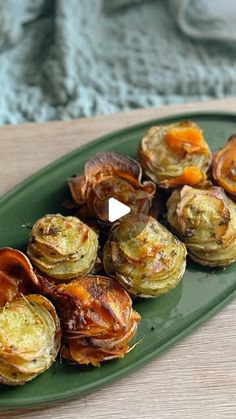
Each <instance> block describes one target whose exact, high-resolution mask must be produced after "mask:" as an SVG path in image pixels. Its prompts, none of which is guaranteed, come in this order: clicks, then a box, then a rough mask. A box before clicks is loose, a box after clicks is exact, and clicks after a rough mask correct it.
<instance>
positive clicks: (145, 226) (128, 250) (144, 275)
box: [103, 214, 186, 297]
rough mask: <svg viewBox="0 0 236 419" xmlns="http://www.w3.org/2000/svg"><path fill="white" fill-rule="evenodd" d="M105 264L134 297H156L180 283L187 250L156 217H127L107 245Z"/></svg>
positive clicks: (106, 269)
mask: <svg viewBox="0 0 236 419" xmlns="http://www.w3.org/2000/svg"><path fill="white" fill-rule="evenodd" d="M103 264H104V269H105V271H106V273H107V274H108V275H110V276H112V277H114V278H116V279H117V280H118V281H119V282H120V283H121V284H123V286H124V287H125V288H126V289H127V291H129V292H130V293H131V294H132V295H136V296H140V297H157V296H159V295H161V294H165V293H167V292H168V291H170V290H171V289H172V288H174V287H175V286H176V285H177V284H178V282H179V281H180V280H181V278H182V276H183V274H184V271H185V264H186V248H185V245H184V244H183V243H181V242H180V241H179V240H178V239H177V238H176V237H174V236H173V235H172V234H171V233H170V232H169V231H168V230H167V229H166V228H165V227H164V226H163V225H161V224H160V223H158V221H156V220H155V219H154V218H153V217H151V216H149V217H148V216H146V215H143V214H139V215H138V214H135V215H128V216H126V217H124V218H123V220H122V221H121V222H120V224H118V226H117V227H116V228H114V229H113V231H112V234H111V236H110V238H109V239H108V241H107V243H106V244H105V247H104V251H103Z"/></svg>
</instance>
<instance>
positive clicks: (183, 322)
mask: <svg viewBox="0 0 236 419" xmlns="http://www.w3.org/2000/svg"><path fill="white" fill-rule="evenodd" d="M180 119H191V120H193V121H194V122H196V123H198V124H199V125H200V126H201V127H202V128H203V129H204V132H205V136H206V139H207V141H208V143H209V144H210V147H211V149H212V150H215V149H216V148H218V147H219V146H221V145H223V144H224V143H225V142H226V140H227V138H228V137H229V135H230V134H232V133H233V132H235V131H236V115H222V114H191V115H184V116H182V117H181V118H180V117H173V118H165V119H162V120H156V121H150V122H149V123H145V124H142V125H139V126H134V127H132V128H128V129H125V130H122V131H119V132H116V133H113V134H111V135H108V136H106V137H103V138H100V139H98V140H96V141H94V142H92V143H89V144H88V145H86V146H84V147H82V148H80V149H79V150H76V151H74V152H73V153H71V154H69V155H67V156H65V157H64V158H62V159H60V160H59V161H57V162H55V163H53V164H51V165H50V166H48V167H47V168H45V169H43V170H42V171H40V172H38V173H37V174H36V175H34V176H32V177H31V178H30V179H28V180H27V181H25V182H24V183H22V184H21V185H19V186H17V187H16V188H15V189H14V190H12V191H11V192H10V193H8V194H7V195H5V196H4V197H2V198H1V200H0V232H1V234H0V247H2V246H12V247H16V248H18V249H23V250H24V249H25V246H26V243H27V239H28V231H27V229H26V228H22V224H25V223H30V224H33V223H34V222H35V221H36V220H37V219H38V218H39V217H41V216H42V215H44V214H49V213H55V212H63V209H62V208H61V202H62V201H63V200H64V198H65V197H66V196H67V194H68V192H67V188H66V184H65V179H66V178H67V177H68V176H70V175H72V174H74V173H80V172H82V171H83V166H84V163H85V162H86V160H87V159H88V158H89V157H91V156H92V155H93V154H94V153H96V152H98V151H104V150H114V151H118V152H121V153H123V154H128V155H131V156H133V157H135V156H136V155H137V149H138V145H139V142H140V139H141V137H142V135H143V134H144V132H145V131H146V130H147V129H148V127H150V126H151V125H154V124H157V123H170V122H176V121H178V120H180ZM235 271H236V265H235V264H233V265H231V266H229V267H227V268H226V269H219V270H214V271H213V270H212V269H207V268H204V267H201V266H199V265H197V264H194V263H192V262H190V261H188V266H187V270H186V273H185V275H184V280H183V281H182V282H181V283H180V284H179V285H178V287H177V288H176V289H175V290H173V291H172V292H170V293H169V294H167V295H165V296H162V297H159V298H156V299H151V300H137V301H136V302H135V308H136V309H137V310H138V312H139V313H140V314H141V315H142V322H141V324H140V326H139V329H138V333H137V336H136V338H135V340H136V341H137V340H140V339H141V343H140V344H139V345H138V346H137V347H135V349H134V350H133V351H131V352H130V353H129V354H128V355H127V356H126V357H125V358H124V359H123V360H115V361H109V362H105V363H104V364H102V366H101V367H100V368H94V367H79V366H72V365H68V364H67V363H66V362H64V361H63V363H62V365H60V364H59V362H58V361H57V362H56V363H55V364H54V365H53V366H52V367H51V368H50V369H49V370H48V371H47V372H45V373H44V374H42V375H40V376H39V377H37V378H36V379H34V380H33V381H31V382H29V383H27V384H25V385H24V386H22V387H18V388H10V387H4V386H1V387H0V407H1V408H14V407H19V406H32V405H39V404H45V403H49V402H53V401H54V402H55V401H62V400H65V399H69V398H73V397H77V396H79V395H80V394H82V393H85V392H88V391H91V390H93V389H95V388H98V387H100V386H101V385H103V384H106V383H108V382H110V381H112V380H115V379H118V378H119V377H122V376H124V375H126V374H128V373H130V372H131V371H132V370H135V369H137V368H139V367H141V366H142V365H143V364H145V363H146V362H148V361H149V360H150V359H152V358H154V357H156V356H157V355H159V354H160V353H161V352H162V351H163V350H165V349H167V348H168V347H169V346H170V345H172V344H173V343H174V342H175V341H176V340H177V339H179V338H180V337H182V336H184V335H186V334H187V333H189V332H191V331H192V330H193V328H195V327H196V326H197V325H198V324H200V323H201V322H202V321H204V320H206V319H207V318H209V317H210V316H211V315H212V314H213V313H214V312H216V311H217V310H219V309H220V308H221V307H222V306H223V305H224V304H226V303H227V302H228V301H229V300H230V299H232V298H233V297H234V296H235V295H236V276H235Z"/></svg>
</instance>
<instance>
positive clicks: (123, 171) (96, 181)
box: [67, 151, 156, 223]
mask: <svg viewBox="0 0 236 419" xmlns="http://www.w3.org/2000/svg"><path fill="white" fill-rule="evenodd" d="M67 183H68V186H69V189H70V192H71V196H72V198H73V200H74V202H75V203H76V204H77V205H78V206H79V207H82V208H83V206H86V209H87V216H93V217H95V218H97V219H99V220H101V221H103V222H106V223H107V222H109V217H108V199H109V198H110V197H111V196H112V197H113V198H116V199H118V200H119V201H121V202H123V203H124V204H125V205H128V206H129V207H130V208H131V211H132V212H134V213H139V212H143V213H148V212H149V210H150V207H151V201H152V198H153V196H154V195H155V191H156V187H155V184H154V183H153V182H151V181H145V182H142V168H141V166H140V164H139V163H138V162H137V161H136V160H134V159H132V158H131V157H128V156H123V155H122V154H119V153H115V152H111V151H109V152H103V153H98V154H96V155H95V156H94V157H92V158H91V159H89V160H88V162H87V163H86V165H85V170H84V175H82V176H77V177H71V178H69V179H68V180H67Z"/></svg>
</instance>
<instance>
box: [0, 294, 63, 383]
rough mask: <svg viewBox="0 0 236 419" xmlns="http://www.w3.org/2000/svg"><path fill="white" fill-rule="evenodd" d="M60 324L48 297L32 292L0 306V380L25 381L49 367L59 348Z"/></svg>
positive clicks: (4, 381)
mask: <svg viewBox="0 0 236 419" xmlns="http://www.w3.org/2000/svg"><path fill="white" fill-rule="evenodd" d="M60 337H61V333H60V324H59V319H58V317H57V314H56V311H55V309H54V307H53V305H52V304H51V303H50V301H48V300H47V298H45V297H43V296H41V295H36V294H31V295H27V296H26V297H24V296H22V297H17V298H15V299H13V300H12V301H11V302H9V303H7V304H6V305H5V306H3V307H1V308H0V382H1V383H3V384H7V385H19V384H24V383H25V382H26V381H29V380H32V379H33V378H34V377H36V376H37V375H39V374H41V373H42V372H44V371H46V370H47V369H48V368H49V367H50V366H51V365H52V363H53V362H54V360H55V358H56V356H57V353H58V351H59V349H60Z"/></svg>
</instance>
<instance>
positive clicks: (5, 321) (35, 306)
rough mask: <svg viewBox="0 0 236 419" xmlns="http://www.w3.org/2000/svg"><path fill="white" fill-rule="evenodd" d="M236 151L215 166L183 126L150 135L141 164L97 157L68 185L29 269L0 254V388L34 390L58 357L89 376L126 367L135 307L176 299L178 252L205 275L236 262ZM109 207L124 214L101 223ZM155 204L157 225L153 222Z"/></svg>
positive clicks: (193, 130) (33, 246) (42, 227)
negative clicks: (105, 365)
mask: <svg viewBox="0 0 236 419" xmlns="http://www.w3.org/2000/svg"><path fill="white" fill-rule="evenodd" d="M235 146H236V137H235V136H232V137H231V138H230V141H229V143H228V144H227V145H226V146H225V147H224V148H223V149H222V150H220V151H218V152H217V153H216V154H215V156H214V158H213V163H212V153H211V151H210V149H209V147H208V144H207V142H206V140H205V138H204V135H203V132H202V130H201V128H200V127H198V126H197V125H196V124H194V123H193V122H191V121H180V122H178V123H175V124H171V125H163V126H161V125H160V126H155V127H151V128H150V129H149V130H148V132H147V133H146V135H145V136H144V138H143V139H142V140H141V146H140V152H139V157H140V163H141V164H140V163H139V162H138V161H136V160H134V159H133V158H131V157H127V156H123V155H121V154H119V153H115V152H110V151H109V152H103V153H98V154H96V155H95V156H93V157H91V158H90V159H89V160H88V161H87V162H86V164H85V168H84V173H83V174H80V175H79V176H72V177H70V178H69V179H67V185H68V188H69V193H70V195H71V199H70V202H69V203H68V202H67V204H68V205H67V215H62V214H45V215H43V216H42V217H41V218H40V219H39V220H38V221H36V222H35V224H34V225H33V227H32V229H31V232H30V237H29V243H28V250H27V253H28V256H29V258H30V261H29V259H28V257H27V256H26V255H24V254H23V253H22V252H20V251H18V250H14V249H11V248H3V249H0V382H2V383H4V384H9V385H18V384H23V383H25V382H26V381H28V380H31V379H32V378H34V377H36V376H37V375H38V374H40V373H42V372H43V371H45V370H46V369H48V368H49V367H50V365H51V364H52V363H53V362H54V360H55V358H56V355H57V353H58V352H59V351H60V353H61V355H62V357H63V358H65V359H67V360H68V361H69V362H71V363H74V364H92V365H94V366H98V365H100V363H101V362H103V361H106V360H111V359H114V358H122V357H124V356H125V355H126V354H127V353H128V352H129V351H130V350H131V349H133V347H134V346H135V345H136V343H135V341H132V339H133V337H134V336H135V334H136V331H137V327H138V323H139V322H140V321H141V317H140V315H139V314H138V313H137V312H136V311H135V310H134V308H133V302H132V298H133V297H134V298H137V297H143V298H147V297H159V296H160V295H162V294H165V293H167V292H169V291H171V290H173V289H174V288H175V287H176V286H177V285H178V284H179V282H180V281H181V279H182V278H183V276H184V272H185V267H186V256H187V252H188V254H189V256H190V257H191V258H192V259H193V260H194V261H195V262H197V263H199V264H201V265H209V266H213V267H221V266H226V265H228V264H230V263H232V262H234V261H235V260H236V204H235V203H234V202H233V201H232V200H231V199H230V196H231V197H232V196H235V195H236V174H235V171H236V169H235V161H236V158H235V159H234V156H235ZM211 163H212V166H211V170H209V167H210V165H211ZM142 168H143V170H144V175H145V176H144V177H143V173H142ZM212 182H214V183H215V184H216V185H220V186H221V187H223V188H224V190H223V189H222V188H221V187H219V186H214V184H213V183H212ZM161 189H162V190H163V189H165V191H164V192H162V193H161V192H160V191H161ZM227 194H229V196H227ZM160 197H161V198H160ZM110 198H115V199H116V200H118V201H119V202H120V203H122V204H124V205H126V206H128V207H129V208H130V214H129V215H125V216H122V217H121V218H120V219H118V220H117V221H115V222H114V223H113V222H109V219H110V217H109V205H108V202H109V199H110ZM156 198H157V200H158V199H159V200H160V199H161V200H162V202H161V205H162V208H164V210H163V211H164V212H163V213H162V214H160V215H161V218H160V219H159V218H158V215H156V216H155V217H153V214H157V212H155V211H154V210H153V208H154V206H155V205H156V202H155V200H156ZM154 203H155V205H154ZM165 208H166V209H165ZM74 210H75V211H74ZM68 211H69V213H68ZM91 219H92V220H93V222H90V221H91ZM87 222H89V224H90V226H89V225H87V224H86V223H87ZM162 222H163V223H164V225H163V224H162ZM173 233H174V234H176V235H177V236H178V238H177V237H176V236H174V235H173ZM101 259H102V260H101ZM31 263H32V265H33V266H32V265H31ZM145 304H148V302H146V303H145ZM54 307H55V308H54Z"/></svg>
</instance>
